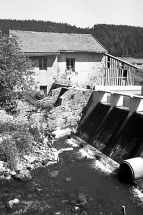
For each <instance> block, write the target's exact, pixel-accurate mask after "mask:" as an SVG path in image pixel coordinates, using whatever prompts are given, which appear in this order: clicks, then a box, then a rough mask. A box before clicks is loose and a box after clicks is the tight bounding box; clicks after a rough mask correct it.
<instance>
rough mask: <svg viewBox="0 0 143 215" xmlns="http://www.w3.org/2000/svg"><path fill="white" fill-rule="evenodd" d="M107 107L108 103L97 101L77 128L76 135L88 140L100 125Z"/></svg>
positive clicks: (107, 109)
mask: <svg viewBox="0 0 143 215" xmlns="http://www.w3.org/2000/svg"><path fill="white" fill-rule="evenodd" d="M109 109H110V106H109V105H104V104H101V103H98V104H97V105H96V106H95V108H94V109H93V111H92V112H91V113H90V115H89V116H88V118H87V119H86V120H85V122H84V123H83V125H82V126H81V128H80V129H79V131H78V136H79V137H80V138H81V139H84V140H85V141H87V142H88V140H89V139H90V138H91V137H92V136H93V135H94V133H95V132H96V130H97V128H98V127H99V126H100V124H101V122H102V120H103V119H104V117H105V116H106V114H107V113H108V111H109Z"/></svg>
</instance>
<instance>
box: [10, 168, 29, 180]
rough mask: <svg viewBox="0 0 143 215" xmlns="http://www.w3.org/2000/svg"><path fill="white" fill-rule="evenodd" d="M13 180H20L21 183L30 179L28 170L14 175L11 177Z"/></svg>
mask: <svg viewBox="0 0 143 215" xmlns="http://www.w3.org/2000/svg"><path fill="white" fill-rule="evenodd" d="M13 178H15V179H18V180H21V181H25V180H30V179H31V178H32V176H31V173H30V172H29V170H27V169H25V170H22V171H20V173H19V174H16V175H14V176H13Z"/></svg>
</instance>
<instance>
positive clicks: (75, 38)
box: [9, 30, 107, 53]
mask: <svg viewBox="0 0 143 215" xmlns="http://www.w3.org/2000/svg"><path fill="white" fill-rule="evenodd" d="M12 34H14V35H16V36H17V37H18V38H19V40H20V41H21V49H22V51H23V52H25V53H51V52H54V53H55V52H95V53H107V50H106V49H105V48H104V47H103V46H102V45H101V44H100V43H99V41H97V39H95V38H94V37H93V36H92V35H91V34H69V33H49V32H32V31H19V30H10V31H9V35H10V36H11V35H12Z"/></svg>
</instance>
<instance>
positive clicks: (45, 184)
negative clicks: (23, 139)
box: [0, 139, 143, 215]
mask: <svg viewBox="0 0 143 215" xmlns="http://www.w3.org/2000/svg"><path fill="white" fill-rule="evenodd" d="M54 145H55V148H57V149H61V148H69V147H70V150H69V151H68V150H67V151H63V152H62V153H61V154H60V156H59V157H60V159H59V162H58V163H54V164H52V165H50V166H47V167H41V168H38V169H36V170H34V171H32V176H33V177H32V180H31V181H25V182H20V181H16V180H10V181H3V182H0V215H8V214H10V215H15V214H24V215H78V214H82V215H122V211H121V207H122V206H123V205H125V207H126V214H127V215H142V214H143V203H142V201H141V199H139V195H140V194H139V193H138V192H140V191H139V190H138V189H134V188H133V187H132V186H131V185H128V184H124V183H122V182H120V181H119V180H118V179H117V178H116V175H114V174H111V171H108V168H105V167H104V165H103V164H102V163H100V161H99V160H96V159H95V158H94V157H90V156H88V155H87V154H86V153H85V152H84V148H82V149H81V148H79V147H75V146H76V145H73V146H72V148H73V150H71V145H69V144H67V143H65V139H61V140H59V141H57V142H56V143H54ZM14 198H18V199H20V203H19V204H17V205H14V207H13V209H12V210H10V209H9V208H7V207H5V205H7V201H8V200H11V199H14Z"/></svg>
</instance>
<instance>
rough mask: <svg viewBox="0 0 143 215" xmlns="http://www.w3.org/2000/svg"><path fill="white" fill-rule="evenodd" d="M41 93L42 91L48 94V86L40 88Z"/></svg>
mask: <svg viewBox="0 0 143 215" xmlns="http://www.w3.org/2000/svg"><path fill="white" fill-rule="evenodd" d="M40 91H42V92H43V93H44V94H47V86H40Z"/></svg>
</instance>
